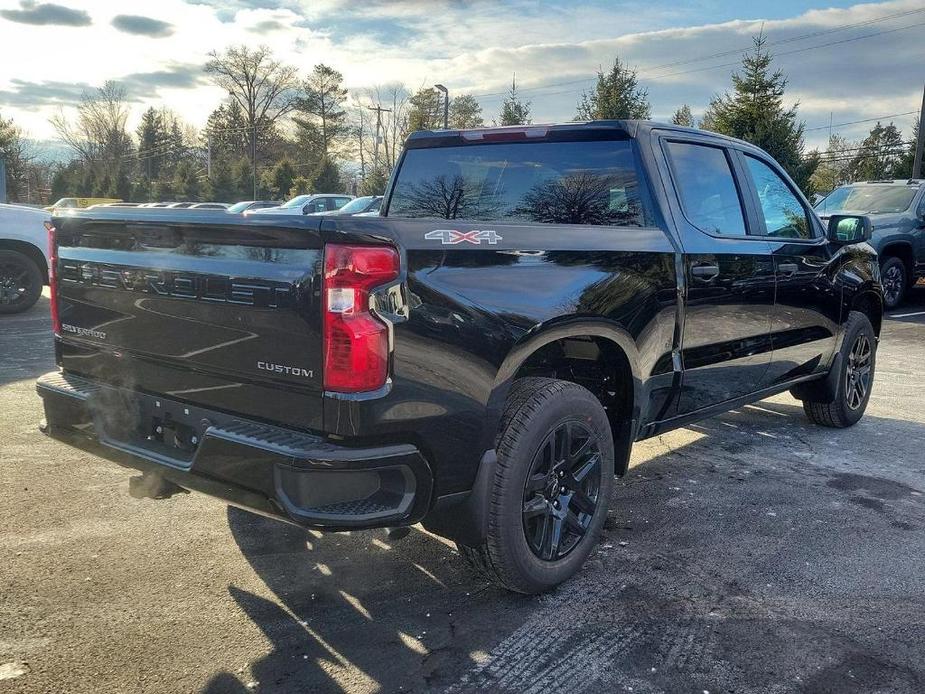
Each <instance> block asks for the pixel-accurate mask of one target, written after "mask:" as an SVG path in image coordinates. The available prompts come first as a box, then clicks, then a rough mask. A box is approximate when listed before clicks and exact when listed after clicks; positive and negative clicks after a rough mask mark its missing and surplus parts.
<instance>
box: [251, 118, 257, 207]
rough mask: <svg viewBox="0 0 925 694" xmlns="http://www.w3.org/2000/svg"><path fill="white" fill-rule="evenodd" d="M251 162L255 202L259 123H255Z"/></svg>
mask: <svg viewBox="0 0 925 694" xmlns="http://www.w3.org/2000/svg"><path fill="white" fill-rule="evenodd" d="M251 162H253V175H254V198H253V199H254V200H256V199H257V123H254V132H253V137H252V138H251Z"/></svg>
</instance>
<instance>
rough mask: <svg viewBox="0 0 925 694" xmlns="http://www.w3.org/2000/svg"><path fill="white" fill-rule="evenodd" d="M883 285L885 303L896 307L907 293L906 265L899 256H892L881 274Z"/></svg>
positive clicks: (889, 306)
mask: <svg viewBox="0 0 925 694" xmlns="http://www.w3.org/2000/svg"><path fill="white" fill-rule="evenodd" d="M880 282H881V284H882V285H883V303H884V304H885V305H886V307H887V308H896V307H897V306H898V305H899V303H900V302H901V301H902V299H903V295H904V294H905V293H906V267H905V265H903V262H902V260H900V259H899V258H890V259H889V260H888V261H887V262H886V263H885V264H884V266H883V269H882V271H881V275H880Z"/></svg>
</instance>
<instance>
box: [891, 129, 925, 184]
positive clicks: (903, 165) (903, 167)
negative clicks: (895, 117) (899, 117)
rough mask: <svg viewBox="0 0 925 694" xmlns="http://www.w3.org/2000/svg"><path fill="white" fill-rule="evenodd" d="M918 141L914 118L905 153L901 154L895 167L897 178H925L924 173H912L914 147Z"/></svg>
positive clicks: (917, 130)
mask: <svg viewBox="0 0 925 694" xmlns="http://www.w3.org/2000/svg"><path fill="white" fill-rule="evenodd" d="M918 141H919V119H918V118H916V119H915V122H914V123H913V124H912V139H911V140H910V141H909V143H908V146H907V147H906V151H905V152H903V155H902V157H901V158H900V160H899V164H898V165H897V167H896V177H897V178H925V172H923V171H913V170H912V167H913V166H914V165H915V147H916V144H917V143H918Z"/></svg>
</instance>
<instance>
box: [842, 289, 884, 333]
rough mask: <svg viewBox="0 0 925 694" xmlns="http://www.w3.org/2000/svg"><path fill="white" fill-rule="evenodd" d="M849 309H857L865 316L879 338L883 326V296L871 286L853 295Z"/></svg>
mask: <svg viewBox="0 0 925 694" xmlns="http://www.w3.org/2000/svg"><path fill="white" fill-rule="evenodd" d="M849 310H851V311H859V312H861V313H863V314H864V315H865V316H867V319H868V320H869V321H870V324H871V325H872V326H873V328H874V334H875V335H876V336H877V337H878V338H879V337H880V329H881V328H882V326H883V298H882V297H881V295H880V294H879V293H878V292H876V291H874V290H873V288H871V287H867V288H866V289H864V290H862V291H860V292H858V293H857V294H855V295H854V297H853V298H852V300H851V304H850V306H849Z"/></svg>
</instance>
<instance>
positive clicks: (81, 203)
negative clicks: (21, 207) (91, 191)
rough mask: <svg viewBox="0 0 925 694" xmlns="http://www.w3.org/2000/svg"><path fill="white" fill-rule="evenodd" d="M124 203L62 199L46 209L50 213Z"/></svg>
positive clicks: (116, 200)
mask: <svg viewBox="0 0 925 694" xmlns="http://www.w3.org/2000/svg"><path fill="white" fill-rule="evenodd" d="M113 202H122V201H121V200H120V199H119V198H60V199H58V201H57V202H54V203H52V204H51V205H48V206H47V207H45V210H47V211H48V212H53V211H55V210H82V209H84V208H87V207H90V206H91V205H105V204H107V203H113Z"/></svg>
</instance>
